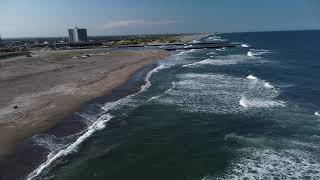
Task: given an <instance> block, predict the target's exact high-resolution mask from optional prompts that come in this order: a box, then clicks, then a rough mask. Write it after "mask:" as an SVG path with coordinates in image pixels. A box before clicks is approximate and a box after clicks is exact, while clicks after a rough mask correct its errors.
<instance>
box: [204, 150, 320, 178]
mask: <svg viewBox="0 0 320 180" xmlns="http://www.w3.org/2000/svg"><path fill="white" fill-rule="evenodd" d="M241 153H242V154H243V155H242V156H243V158H241V159H240V160H238V161H235V162H234V164H233V165H232V167H231V168H230V169H229V170H227V172H226V175H223V176H220V177H217V178H214V179H216V180H224V179H228V180H237V179H312V180H316V179H320V171H319V169H320V163H319V161H318V158H317V157H313V156H312V155H310V154H309V153H306V152H303V151H301V150H298V149H289V150H282V151H276V150H272V149H257V148H245V149H242V150H241ZM207 178H208V179H213V178H210V177H207Z"/></svg>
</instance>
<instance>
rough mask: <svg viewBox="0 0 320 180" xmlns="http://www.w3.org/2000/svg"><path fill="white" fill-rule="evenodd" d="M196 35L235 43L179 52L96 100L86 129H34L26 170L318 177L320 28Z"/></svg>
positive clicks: (188, 179) (145, 177) (35, 175)
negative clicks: (36, 152) (36, 153)
mask: <svg viewBox="0 0 320 180" xmlns="http://www.w3.org/2000/svg"><path fill="white" fill-rule="evenodd" d="M198 41H200V42H225V41H226V42H230V43H233V44H236V45H237V47H235V48H227V49H225V48H222V49H201V50H189V51H178V52H173V53H172V54H171V55H170V56H169V57H167V58H166V59H162V60H160V61H159V62H157V64H155V65H152V66H150V67H147V68H145V69H144V70H142V71H140V72H137V73H136V74H135V76H134V77H136V78H134V77H133V80H132V81H134V79H139V77H141V76H146V79H145V81H143V82H133V84H135V85H136V87H139V88H138V89H137V88H136V89H135V90H132V93H122V94H121V93H120V94H118V95H117V96H115V97H121V99H119V98H115V97H108V98H101V99H99V100H97V101H93V102H89V103H88V104H87V105H86V106H85V108H83V110H82V111H80V112H77V113H75V114H74V115H73V117H74V119H73V120H74V121H75V120H76V121H81V122H82V123H83V124H85V126H86V127H87V128H85V130H83V131H80V132H77V131H75V132H76V133H74V134H73V135H68V136H63V135H60V136H59V135H53V134H50V135H49V134H42V135H38V136H36V137H34V138H32V140H31V141H32V143H33V145H34V146H37V147H39V148H40V149H42V152H45V153H43V154H44V155H45V156H44V157H45V158H44V159H43V160H42V163H40V164H38V165H37V168H36V169H33V170H32V171H30V174H29V175H28V178H27V179H39V178H43V179H55V180H56V179H57V180H67V179H68V180H82V179H83V180H87V179H90V180H98V179H99V180H101V179H113V180H128V179H130V180H134V179H136V180H150V179H152V180H164V179H166V180H171V179H172V180H230V179H235V180H236V179H308V180H309V179H315V180H316V179H320V114H319V113H320V46H319V42H320V31H288V32H256V33H228V34H211V35H206V36H203V37H202V38H200V39H199V40H198ZM129 85H130V83H129ZM129 85H127V86H124V87H122V88H123V89H126V90H127V89H130V87H131V86H129ZM140 86H141V90H139V89H140ZM119 92H121V89H120V90H119ZM115 93H116V92H115ZM128 94H130V95H128ZM60 134H63V132H60Z"/></svg>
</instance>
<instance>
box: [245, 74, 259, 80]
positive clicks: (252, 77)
mask: <svg viewBox="0 0 320 180" xmlns="http://www.w3.org/2000/svg"><path fill="white" fill-rule="evenodd" d="M247 79H250V80H257V79H258V78H257V77H255V76H253V75H249V76H247Z"/></svg>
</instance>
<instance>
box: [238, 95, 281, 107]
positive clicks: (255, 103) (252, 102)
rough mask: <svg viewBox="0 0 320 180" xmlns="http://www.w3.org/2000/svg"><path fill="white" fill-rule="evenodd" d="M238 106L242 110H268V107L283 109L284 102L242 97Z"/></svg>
mask: <svg viewBox="0 0 320 180" xmlns="http://www.w3.org/2000/svg"><path fill="white" fill-rule="evenodd" d="M239 104H240V105H241V106H242V107H244V108H270V107H277V106H279V107H285V102H283V101H274V100H266V99H247V98H246V97H242V98H241V99H240V101H239Z"/></svg>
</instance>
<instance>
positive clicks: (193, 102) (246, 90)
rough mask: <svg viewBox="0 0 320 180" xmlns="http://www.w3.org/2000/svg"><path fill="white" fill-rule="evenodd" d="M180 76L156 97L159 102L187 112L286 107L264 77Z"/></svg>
mask: <svg viewBox="0 0 320 180" xmlns="http://www.w3.org/2000/svg"><path fill="white" fill-rule="evenodd" d="M178 79H179V81H176V82H174V84H175V86H174V88H173V89H171V90H170V91H169V92H167V93H165V94H163V95H162V96H161V98H157V99H156V100H157V101H158V102H159V103H162V104H172V105H176V106H178V107H180V109H181V110H183V111H189V112H207V113H220V114H225V113H239V112H243V111H246V110H248V109H250V108H253V107H254V108H270V107H275V106H281V107H283V106H284V103H283V102H281V101H276V100H274V99H276V98H277V97H278V96H279V92H278V91H277V89H275V88H271V89H269V88H266V87H265V86H264V84H265V83H266V82H265V81H263V80H260V79H258V80H257V81H255V82H252V80H250V79H246V78H238V77H233V76H228V75H221V74H196V73H188V74H180V75H178ZM243 97H245V98H243ZM240 101H241V103H239V102H240ZM244 107H247V108H244Z"/></svg>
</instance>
